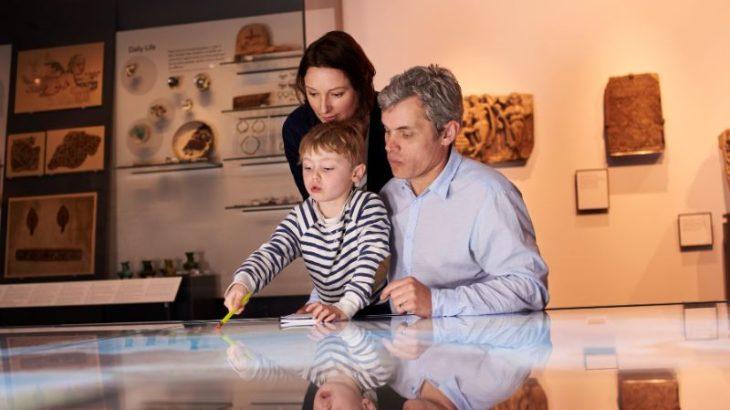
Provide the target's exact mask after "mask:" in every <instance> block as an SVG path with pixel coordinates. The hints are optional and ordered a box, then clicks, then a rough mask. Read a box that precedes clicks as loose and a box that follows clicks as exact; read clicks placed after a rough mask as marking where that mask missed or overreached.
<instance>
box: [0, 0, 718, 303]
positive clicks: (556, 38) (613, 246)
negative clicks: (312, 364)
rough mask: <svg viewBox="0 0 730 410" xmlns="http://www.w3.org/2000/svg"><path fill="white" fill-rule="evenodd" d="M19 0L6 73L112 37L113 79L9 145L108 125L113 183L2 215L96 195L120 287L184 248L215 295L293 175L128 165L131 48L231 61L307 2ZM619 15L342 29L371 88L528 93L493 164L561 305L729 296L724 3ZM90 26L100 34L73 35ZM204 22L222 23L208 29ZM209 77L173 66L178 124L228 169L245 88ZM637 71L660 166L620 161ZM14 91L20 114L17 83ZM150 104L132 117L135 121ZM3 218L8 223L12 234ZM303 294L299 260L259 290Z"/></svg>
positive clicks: (259, 234)
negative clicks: (238, 99) (702, 221)
mask: <svg viewBox="0 0 730 410" xmlns="http://www.w3.org/2000/svg"><path fill="white" fill-rule="evenodd" d="M11 3H12V6H13V7H12V9H13V10H17V11H18V13H20V14H16V15H15V17H16V19H15V20H14V24H13V25H12V29H11V30H9V29H6V30H0V43H2V42H3V39H4V38H8V39H22V41H15V42H14V44H13V48H12V56H13V59H14V60H15V59H16V58H17V53H18V50H27V49H33V48H44V47H54V46H61V45H71V44H81V43H88V42H94V41H104V42H105V46H104V51H105V55H104V64H105V67H104V78H105V82H104V95H103V104H102V106H100V107H91V108H85V109H74V110H60V111H50V112H40V113H31V114H20V115H10V116H8V122H7V125H8V127H7V128H8V134H11V133H23V132H30V131H37V130H38V129H53V128H63V127H74V126H83V125H93V124H99V123H103V124H104V125H105V127H106V130H107V135H108V136H109V137H110V140H109V143H108V144H106V146H105V149H107V152H106V154H107V155H106V156H107V165H108V166H107V168H106V170H105V171H104V172H102V173H97V174H90V175H86V176H78V175H76V176H54V177H53V178H46V177H44V178H45V179H44V178H41V179H39V180H31V179H28V178H20V179H12V180H5V182H6V184H5V185H6V186H5V187H4V188H5V189H4V191H5V192H4V193H3V198H4V200H5V201H4V204H5V206H7V199H8V198H9V197H13V196H21V195H34V194H41V193H43V194H47V193H51V194H53V193H67V192H82V191H85V190H96V191H98V192H100V204H99V209H100V210H101V212H102V213H101V215H102V218H101V219H100V223H99V226H98V231H97V250H98V251H97V254H96V269H95V273H96V274H97V275H107V274H112V275H113V274H115V273H116V272H117V271H119V270H120V262H122V261H129V262H130V263H131V265H132V270H133V271H135V272H138V271H139V270H140V268H141V261H142V260H153V261H155V262H156V263H157V266H158V267H161V266H160V265H161V263H162V261H163V260H164V259H174V260H176V263H177V264H178V265H181V264H182V262H183V261H184V258H185V256H184V253H185V252H188V251H192V252H195V253H196V255H197V257H198V258H200V259H202V262H203V266H202V268H203V269H204V270H207V271H210V272H211V273H213V274H216V275H219V276H220V281H219V282H220V283H219V293H220V294H222V292H223V290H224V289H225V287H226V286H227V284H228V281H229V280H230V274H231V273H232V271H233V270H234V269H235V268H236V267H237V266H238V264H239V263H240V262H241V260H242V259H243V258H244V257H245V256H247V255H248V254H249V253H250V252H251V251H253V250H254V249H256V248H257V247H258V246H259V245H260V244H261V242H262V241H263V240H265V239H266V238H268V236H269V235H270V233H271V231H272V230H273V229H274V227H275V226H276V224H277V223H278V222H279V221H280V220H281V219H282V218H283V217H284V216H285V214H286V211H285V210H278V211H267V212H249V213H243V212H241V210H240V208H235V206H240V205H241V204H250V203H255V202H259V203H260V202H266V201H270V200H281V199H282V198H283V199H286V198H287V197H289V198H291V197H293V196H295V195H296V188H295V187H294V184H293V182H292V180H291V177H290V174H289V171H288V167H287V165H286V164H285V163H281V162H279V163H271V164H266V165H256V166H243V165H244V164H243V163H238V162H235V161H233V162H226V161H223V162H222V165H221V166H220V167H214V168H210V169H205V170H196V171H194V172H193V171H184V172H154V173H139V172H135V170H130V169H119V166H120V165H125V164H126V163H127V162H125V161H127V157H128V156H129V152H128V151H129V150H128V147H127V146H126V145H125V144H126V142H125V141H126V140H125V138H127V137H128V133H129V130H130V120H133V119H134V118H135V116H137V117H140V116H144V115H145V114H144V113H145V112H146V110H147V108H148V107H149V104H150V103H151V102H152V97H153V96H155V93H150V94H148V95H147V97H149V101H148V100H144V101H142V100H140V99H135V98H133V96H130V95H128V94H132V93H130V92H127V91H129V90H127V91H125V89H124V84H122V83H121V82H120V81H119V79H120V76H121V75H122V73H123V71H124V68H125V67H124V63H125V62H126V61H127V60H128V59H129V58H130V56H131V55H132V51H131V50H130V49H129V48H128V47H126V46H129V45H132V44H133V43H134V42H135V41H136V40H138V39H141V40H145V35H149V39H150V40H151V41H149V42H142V43H140V45H142V46H143V47H144V46H146V45H149V44H152V43H154V42H158V41H159V42H164V41H168V42H169V44H172V42H174V41H178V42H180V43H184V44H188V45H189V46H190V47H194V46H196V45H198V44H199V43H201V44H202V43H204V44H206V45H208V44H216V45H221V47H222V48H223V49H224V50H225V52H226V53H229V54H230V53H231V50H232V47H233V45H234V44H235V33H236V30H237V29H238V28H240V27H241V25H240V23H241V21H239V20H238V19H249V20H250V22H255V21H256V20H257V19H259V18H260V16H263V15H267V14H272V13H287V12H297V10H300V9H301V4H302V2H300V1H294V0H292V1H277V2H216V3H212V4H211V5H209V6H206V7H205V8H203V9H201V8H200V6H199V5H200V3H199V2H196V1H193V0H185V1H172V0H161V1H155V2H144V1H141V0H123V1H122V0H119V1H110V2H102V3H98V4H97V2H88V0H86V1H82V0H65V1H61V2H58V3H56V5H57V6H58V7H57V9H52V8H47V7H46V8H43V7H39V6H38V4H39V3H38V2H11ZM332 3H336V2H332V1H325V0H308V1H307V2H306V4H307V8H308V10H307V14H306V17H305V20H306V28H305V38H304V43H305V44H306V43H309V42H311V41H313V40H314V39H316V38H317V37H318V36H319V35H321V34H322V33H324V32H325V31H327V30H330V29H332V28H334V27H336V26H338V24H339V23H338V22H339V20H340V17H339V16H337V13H335V12H334V11H333V10H332V9H331V8H330V7H329V5H331V4H332ZM626 4H627V5H630V7H629V6H621V5H616V4H615V3H609V2H599V1H589V2H583V3H580V4H577V3H574V2H567V1H559V2H553V3H550V4H549V5H548V4H543V3H541V2H537V1H517V2H511V3H508V4H503V3H501V2H495V1H456V2H441V1H436V0H421V1H379V0H371V1H366V2H365V1H352V0H344V1H343V2H342V18H341V21H342V25H343V28H344V29H345V30H346V31H348V32H349V33H351V34H352V35H353V36H354V37H355V38H356V39H357V40H358V41H359V42H360V43H361V44H362V46H363V47H364V49H365V51H366V53H367V54H368V55H369V56H370V58H371V59H372V61H373V63H374V64H375V67H376V69H377V70H378V74H377V76H376V88H377V89H380V88H382V87H383V86H384V85H385V84H387V81H388V79H389V78H390V77H391V76H392V75H394V74H396V73H399V72H401V71H403V70H404V69H406V68H408V67H410V66H412V65H416V64H428V63H439V64H442V65H444V66H446V67H449V68H451V69H452V70H453V71H454V73H455V74H456V76H457V78H458V79H459V80H460V82H461V84H462V88H463V90H464V93H465V95H469V94H484V93H488V94H495V95H505V94H509V93H511V92H518V93H526V94H532V96H533V98H534V135H535V145H534V149H533V151H532V154H531V156H530V158H529V159H528V160H527V161H526V162H525V163H524V164H522V165H514V164H512V165H502V166H499V170H500V171H501V172H503V173H504V174H505V175H506V176H507V177H509V178H510V179H511V180H512V181H513V182H514V183H515V184H516V185H517V186H518V187H519V188H520V190H521V191H522V193H523V195H524V198H525V200H526V202H527V205H528V207H529V209H530V212H531V215H532V219H533V222H534V224H535V228H536V231H537V237H538V243H539V246H540V249H541V251H542V253H543V255H544V256H545V258H546V260H547V262H548V264H549V266H550V270H551V273H550V277H549V287H550V292H551V297H552V299H551V303H550V306H551V307H571V306H597V305H623V304H648V303H669V302H681V301H710V300H718V299H722V298H723V297H724V293H723V290H724V279H723V275H724V271H723V256H722V246H723V244H722V241H723V235H722V215H723V214H724V213H725V212H726V208H727V201H728V199H729V198H730V195H729V193H728V189H727V183H726V182H725V179H724V174H723V172H724V171H723V168H722V161H721V156H720V152H719V150H718V143H717V137H718V135H719V134H720V133H721V132H722V131H723V130H725V129H727V128H728V127H729V126H728V123H727V117H726V115H727V112H730V102H728V101H727V98H723V97H725V94H726V93H727V90H728V89H730V87H729V86H730V77H728V76H727V74H726V73H725V71H724V69H723V68H724V67H726V66H727V63H728V62H730V61H729V60H730V55H729V54H728V53H727V52H726V50H725V48H726V47H724V45H723V42H722V41H720V39H725V38H729V36H730V27H728V26H727V25H726V24H724V23H725V22H724V21H723V19H722V18H721V16H725V15H728V13H730V5H728V4H725V3H723V2H719V1H717V2H712V1H704V2H702V3H701V4H694V5H693V6H692V7H689V6H688V5H687V4H686V3H682V2H668V3H667V2H659V1H649V0H647V1H640V2H631V3H626ZM312 5H314V6H312ZM310 6H312V7H310ZM37 10H40V11H37ZM78 10H84V12H83V13H82V12H79V11H78ZM171 10H174V11H175V12H174V13H171ZM142 11H144V12H142ZM90 16H96V17H95V18H91V17H90ZM86 20H88V21H92V22H91V23H89V24H82V23H83V21H86ZM249 20H246V21H249ZM208 22H211V23H212V25H211V26H205V24H208ZM227 22H230V24H229V23H227ZM229 26H230V27H229ZM73 27H77V28H76V29H74V28H73ZM201 27H203V29H201ZM205 27H220V29H219V31H217V29H216V30H207V31H206V29H205ZM288 28H289V29H291V27H288ZM231 29H235V30H233V31H231ZM146 30H149V31H146ZM176 30H177V32H178V33H179V34H175V33H176ZM196 30H202V31H196ZM198 32H200V33H202V34H200V35H198V34H196V33H198ZM186 36H187V37H186ZM275 38H276V36H275ZM120 44H123V45H125V47H122V46H120ZM160 44H162V43H160ZM6 50H7V49H6ZM6 52H7V53H10V51H9V50H7V51H6ZM165 64H166V63H165ZM160 67H164V65H163V66H160ZM13 69H15V68H13ZM210 73H212V83H211V89H210V90H211V91H210V94H208V97H205V96H202V95H198V94H195V92H196V91H195V88H194V85H193V83H192V78H193V76H194V75H195V74H196V72H195V71H191V72H185V73H182V78H183V80H184V81H183V87H182V90H183V91H184V92H185V93H189V94H190V95H195V98H194V100H195V109H194V113H193V115H192V116H190V115H188V114H185V115H188V117H190V119H202V120H210V121H211V122H213V123H214V126H215V128H216V131H217V133H218V134H219V139H218V140H217V141H218V143H219V144H220V148H221V150H220V151H221V153H222V154H223V156H225V152H226V151H231V149H232V145H233V144H234V142H235V141H234V138H235V137H236V127H237V121H238V114H233V115H229V114H226V113H222V112H221V109H220V107H221V106H230V97H231V96H233V95H236V93H243V92H245V90H246V87H248V86H249V85H250V84H249V83H247V82H246V81H248V80H244V79H243V77H242V76H240V75H237V73H236V69H235V67H233V68H231V69H228V68H223V67H216V68H211V70H210ZM630 73H635V74H639V73H656V74H657V75H658V77H659V81H660V90H661V102H662V109H663V117H664V120H665V122H664V138H665V142H666V146H665V148H664V151H663V153H662V154H660V155H658V156H648V157H632V158H624V159H620V160H618V159H613V160H610V161H609V160H608V159H607V155H606V149H605V143H604V136H603V130H604V118H603V109H604V104H603V98H604V90H605V87H606V84H607V82H608V79H609V78H610V77H613V76H623V75H627V74H630ZM14 75H15V74H12V76H11V83H12V78H14ZM167 75H168V73H167V72H165V71H160V74H159V79H158V80H159V81H160V84H158V86H160V87H161V88H160V89H159V90H157V91H159V92H160V93H168V92H169V90H167V89H166V86H165V84H164V82H163V81H162V80H165V79H166V78H167ZM107 80H108V81H107ZM251 81H253V80H251ZM9 89H10V90H9V91H10V101H9V102H10V104H11V105H10V106H11V107H12V102H13V101H12V98H13V96H12V95H13V90H14V89H13V86H12V84H10V86H9ZM125 93H126V94H125ZM147 97H145V98H147ZM140 107H141V110H142V111H140V113H141V114H139V113H136V111H135V110H139V109H140ZM188 117H183V113H182V112H181V113H179V115H178V117H176V118H175V120H174V121H175V122H173V123H171V124H170V126H169V127H168V129H166V130H165V138H168V139H172V138H173V135H172V134H174V131H175V129H179V128H178V127H180V126H181V125H183V124H184V121H182V120H183V118H188ZM39 127H40V128H39ZM273 128H274V127H272V129H273ZM166 144H168V145H169V143H166ZM166 148H169V147H168V146H167V145H166ZM218 159H221V158H218ZM596 168H607V169H608V176H609V199H610V206H609V209H608V211H607V212H604V213H593V214H578V213H577V212H576V192H575V190H576V188H575V173H576V171H577V170H585V169H596ZM29 181H30V182H29ZM232 207H233V209H226V208H232ZM4 210H5V209H4ZM695 212H709V213H711V218H712V224H713V238H714V245H713V246H712V247H711V248H700V249H691V250H686V249H684V250H683V249H680V246H679V241H678V226H677V218H678V215H679V214H687V213H695ZM5 224H6V222H5V218H3V222H2V225H3V228H2V229H3V233H5V232H6V228H5ZM3 240H4V239H3V238H0V247H2V242H3ZM0 262H1V261H0ZM310 289H311V284H310V281H309V279H308V278H307V274H306V271H305V269H304V266H303V264H301V262H296V263H294V264H293V265H292V266H290V267H289V268H287V269H286V270H285V271H284V272H283V273H282V274H281V277H280V278H279V279H277V280H276V281H274V282H273V283H272V284H271V285H270V286H269V287H268V288H267V289H265V291H264V292H263V295H269V296H280V295H302V294H306V293H308V292H309V290H310Z"/></svg>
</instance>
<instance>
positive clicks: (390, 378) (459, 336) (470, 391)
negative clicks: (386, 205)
mask: <svg viewBox="0 0 730 410" xmlns="http://www.w3.org/2000/svg"><path fill="white" fill-rule="evenodd" d="M215 324H216V322H210V321H203V322H164V323H152V324H150V323H145V324H124V325H109V324H103V325H90V326H52V327H51V326H49V327H33V328H28V327H12V328H10V327H6V328H0V348H1V349H0V355H1V356H2V380H0V408H3V409H5V408H8V409H25V408H131V409H138V408H143V409H187V408H195V409H224V408H254V409H262V408H265V409H269V408H277V409H299V408H311V407H312V406H313V405H315V404H316V407H322V408H329V407H327V405H328V403H327V402H328V401H332V402H333V404H334V408H347V403H348V400H351V401H352V400H354V401H352V403H353V404H361V403H362V401H363V400H367V401H371V402H373V403H375V404H376V405H377V407H378V408H384V409H391V408H400V407H402V406H403V405H404V403H405V401H406V400H416V399H421V400H431V401H432V402H439V401H440V402H441V403H446V404H449V402H450V404H451V405H453V406H454V407H455V408H459V409H462V408H475V409H483V408H493V407H495V406H496V408H498V409H512V408H526V407H524V406H525V405H528V404H529V405H531V406H534V407H530V408H554V409H572V408H592V409H603V408H606V409H613V408H647V406H648V405H649V404H651V405H652V407H651V408H682V409H712V408H717V409H720V408H727V407H726V406H727V403H729V402H730V389H729V387H730V339H729V329H728V305H727V304H695V305H664V306H644V307H622V308H601V309H571V310H553V311H548V312H535V313H531V314H513V315H493V316H480V317H457V318H442V319H433V320H418V318H416V317H411V316H389V317H377V318H376V317H373V318H366V320H359V321H354V322H351V323H338V324H336V325H332V326H329V327H321V326H318V327H293V328H281V327H280V324H279V320H278V319H276V318H272V319H247V320H233V321H231V322H229V324H227V325H226V326H224V327H223V329H222V330H221V331H220V332H218V331H216V330H215ZM444 400H445V401H444ZM316 407H315V408H316Z"/></svg>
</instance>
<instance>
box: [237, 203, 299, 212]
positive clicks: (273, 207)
mask: <svg viewBox="0 0 730 410" xmlns="http://www.w3.org/2000/svg"><path fill="white" fill-rule="evenodd" d="M297 205H299V202H294V203H289V204H269V205H232V206H227V207H226V211H241V212H243V213H248V212H266V211H285V210H286V211H288V210H290V209H292V208H293V207H295V206H297Z"/></svg>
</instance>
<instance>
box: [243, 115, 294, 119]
mask: <svg viewBox="0 0 730 410" xmlns="http://www.w3.org/2000/svg"><path fill="white" fill-rule="evenodd" d="M288 116H289V114H271V115H254V116H250V117H238V119H239V120H265V119H269V118H281V117H288Z"/></svg>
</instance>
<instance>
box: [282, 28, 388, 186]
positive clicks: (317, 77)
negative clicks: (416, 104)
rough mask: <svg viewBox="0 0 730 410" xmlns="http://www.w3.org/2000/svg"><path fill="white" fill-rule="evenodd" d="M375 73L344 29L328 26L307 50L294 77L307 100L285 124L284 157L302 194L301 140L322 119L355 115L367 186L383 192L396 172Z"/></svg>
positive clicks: (345, 117) (354, 119)
mask: <svg viewBox="0 0 730 410" xmlns="http://www.w3.org/2000/svg"><path fill="white" fill-rule="evenodd" d="M374 76H375V68H374V67H373V64H372V63H371V62H370V60H369V59H368V57H367V56H366V55H365V52H364V51H363V50H362V48H361V47H360V45H359V44H357V42H356V41H355V39H353V38H352V36H350V35H349V34H347V33H345V32H343V31H330V32H329V33H327V34H325V35H324V36H322V37H320V38H319V39H318V40H317V41H315V42H314V43H312V44H310V45H309V47H307V50H306V51H305V52H304V56H303V57H302V60H301V62H300V63H299V70H298V72H297V79H296V88H297V92H298V93H299V95H300V98H301V96H303V97H304V98H303V99H302V100H303V101H304V103H303V104H302V105H301V106H299V107H298V108H297V109H296V110H294V111H293V112H292V113H291V114H289V116H288V117H287V119H286V121H285V122H284V127H283V129H282V137H283V139H284V152H285V154H286V159H287V160H288V161H289V168H290V169H291V173H292V176H293V177H294V182H295V183H296V184H297V188H298V189H299V192H300V193H301V194H302V198H303V199H306V198H307V197H308V196H309V195H308V194H307V190H306V189H305V187H304V179H303V178H302V167H301V165H300V163H299V143H300V142H301V140H302V137H304V134H306V133H307V132H308V131H309V130H310V129H311V128H312V127H314V126H315V125H317V124H319V123H321V122H329V121H352V122H353V123H354V124H355V125H357V126H358V127H359V128H360V129H361V130H362V131H363V138H365V143H366V144H365V146H366V150H365V151H366V156H367V160H366V162H365V163H366V165H367V170H366V174H365V177H364V178H363V180H362V181H363V182H362V184H361V185H364V188H366V189H367V190H368V191H372V192H379V191H380V188H382V187H383V185H385V183H386V182H388V180H390V178H392V177H393V173H392V171H391V170H390V165H389V164H388V159H387V157H386V154H385V130H384V128H383V124H382V122H381V121H380V108H379V107H378V104H377V102H376V100H375V97H376V93H375V88H374V87H373V77H374Z"/></svg>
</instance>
